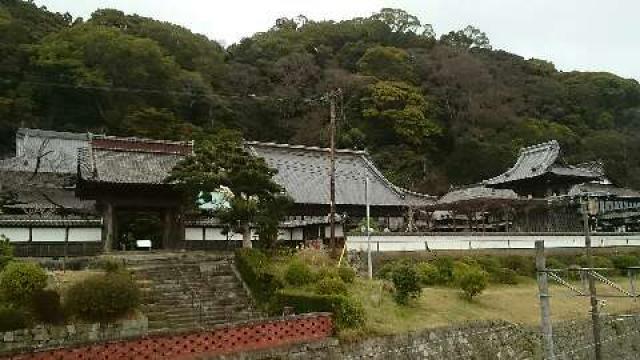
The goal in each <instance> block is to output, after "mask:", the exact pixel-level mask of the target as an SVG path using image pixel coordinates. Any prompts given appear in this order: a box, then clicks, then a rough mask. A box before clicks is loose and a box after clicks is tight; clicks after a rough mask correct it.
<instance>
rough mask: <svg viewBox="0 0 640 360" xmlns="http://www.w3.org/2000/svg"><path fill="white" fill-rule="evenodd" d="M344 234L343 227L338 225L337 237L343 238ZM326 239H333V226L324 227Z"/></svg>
mask: <svg viewBox="0 0 640 360" xmlns="http://www.w3.org/2000/svg"><path fill="white" fill-rule="evenodd" d="M343 236H344V233H343V232H342V225H340V224H336V237H343ZM324 237H325V239H328V238H330V237H331V226H325V227H324Z"/></svg>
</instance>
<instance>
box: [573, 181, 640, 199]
mask: <svg viewBox="0 0 640 360" xmlns="http://www.w3.org/2000/svg"><path fill="white" fill-rule="evenodd" d="M581 195H589V196H593V197H617V198H634V199H640V192H638V191H636V190H632V189H627V188H620V187H617V186H615V185H611V184H597V183H586V184H579V185H575V186H574V187H572V188H571V190H569V196H572V197H575V196H581Z"/></svg>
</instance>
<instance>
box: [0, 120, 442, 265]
mask: <svg viewBox="0 0 640 360" xmlns="http://www.w3.org/2000/svg"><path fill="white" fill-rule="evenodd" d="M245 146H246V148H247V150H248V151H249V152H250V153H252V154H253V155H255V156H259V157H262V158H264V159H265V161H266V162H267V164H268V165H270V166H271V167H273V168H275V169H276V170H278V174H277V175H276V176H275V181H276V182H277V183H279V184H280V185H281V186H283V188H284V189H285V190H286V192H287V193H288V194H289V195H290V196H291V197H292V198H293V200H294V203H295V205H294V208H293V210H292V212H291V214H290V215H289V216H288V217H287V218H286V219H283V221H282V223H281V229H280V238H281V239H282V240H286V241H304V240H318V239H320V240H322V239H326V238H327V237H328V234H329V231H328V226H329V221H328V214H329V166H330V165H329V164H330V162H329V150H328V149H323V148H317V147H305V146H296V145H286V144H273V143H259V142H246V143H245ZM192 153H193V143H192V142H175V141H163V140H149V139H139V138H121V137H111V136H105V135H95V134H72V133H60V132H52V131H42V130H31V129H21V130H19V131H18V134H17V140H16V156H15V157H13V158H11V159H6V160H3V161H1V162H0V186H1V187H2V188H1V189H2V191H3V192H4V193H8V194H11V197H12V199H11V200H10V201H9V202H8V204H7V205H6V206H5V207H4V209H3V212H4V213H5V214H3V215H2V216H1V217H0V234H4V235H6V236H7V237H9V238H10V239H11V240H12V241H13V242H15V244H16V247H17V249H18V254H22V255H31V256H34V254H37V255H38V256H47V255H54V256H61V255H62V254H69V255H74V254H75V255H80V254H93V253H97V252H99V251H101V250H104V251H111V250H119V249H132V248H134V244H133V240H135V239H141V238H144V239H149V240H152V242H153V243H154V246H155V248H165V249H168V248H172V249H173V248H186V249H216V248H226V247H229V246H231V247H235V246H238V245H239V244H240V243H241V238H242V237H241V236H240V235H239V234H233V233H228V232H227V231H225V229H224V227H223V226H222V225H221V224H220V223H219V222H218V221H217V219H215V218H210V217H207V216H204V215H202V214H201V215H200V216H195V217H193V216H190V217H188V218H187V217H186V216H185V214H186V213H187V211H186V210H187V209H185V206H184V204H182V203H181V198H180V196H179V194H177V193H175V192H174V191H173V189H172V187H171V186H170V185H167V184H165V183H164V180H165V179H166V178H167V177H168V176H169V173H170V171H171V169H172V168H173V167H174V166H175V165H176V164H177V163H178V162H179V161H180V160H182V159H183V158H184V157H186V156H190V155H191V154H192ZM366 179H368V180H369V201H370V204H371V212H372V216H374V217H375V218H376V219H377V220H378V222H379V223H381V224H382V225H383V226H384V227H385V228H387V229H389V230H396V231H399V230H404V229H405V226H406V222H405V219H406V214H407V211H408V209H409V208H411V207H415V206H425V205H428V204H431V203H433V202H434V199H433V198H432V197H430V196H427V195H422V194H417V193H412V192H409V191H407V190H404V189H401V188H399V187H396V186H394V185H393V184H391V183H390V182H389V181H388V180H387V179H386V178H385V177H384V176H383V175H382V174H381V173H380V171H379V170H378V169H377V168H376V167H375V165H374V164H373V163H372V162H371V161H370V160H369V158H368V156H367V154H366V153H365V152H361V151H353V150H338V151H337V154H336V186H337V188H336V200H337V213H338V214H339V215H340V219H341V221H340V223H339V225H338V229H337V236H338V237H343V236H344V230H345V229H344V227H345V226H348V224H351V225H354V224H357V223H358V222H359V221H360V219H361V218H362V217H364V214H365V204H366V202H365V180H366ZM34 229H38V230H34ZM40 229H45V230H44V231H41V230H40ZM85 235H86V236H85Z"/></svg>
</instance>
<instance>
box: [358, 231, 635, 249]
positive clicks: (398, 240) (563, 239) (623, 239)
mask: <svg viewBox="0 0 640 360" xmlns="http://www.w3.org/2000/svg"><path fill="white" fill-rule="evenodd" d="M537 240H543V241H544V242H545V247H547V248H575V247H584V245H585V241H584V237H583V236H580V235H513V234H511V235H508V234H497V235H489V234H485V235H477V236H474V235H446V234H445V235H398V236H393V235H372V236H371V249H372V250H373V251H378V250H379V251H381V252H385V251H423V250H425V249H426V246H427V245H428V247H429V249H431V250H473V249H534V248H535V242H536V241H537ZM425 243H426V245H425ZM592 246H593V247H611V246H640V235H624V234H620V235H594V236H593V237H592ZM347 247H348V249H349V250H362V251H364V250H366V249H367V237H366V236H364V235H356V236H349V237H348V239H347Z"/></svg>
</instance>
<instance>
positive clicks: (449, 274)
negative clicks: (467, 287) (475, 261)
mask: <svg viewBox="0 0 640 360" xmlns="http://www.w3.org/2000/svg"><path fill="white" fill-rule="evenodd" d="M433 265H435V267H436V268H437V269H438V276H437V277H436V284H440V285H446V284H450V283H451V281H453V267H454V261H453V259H452V258H449V257H438V258H436V259H435V260H434V261H433Z"/></svg>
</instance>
